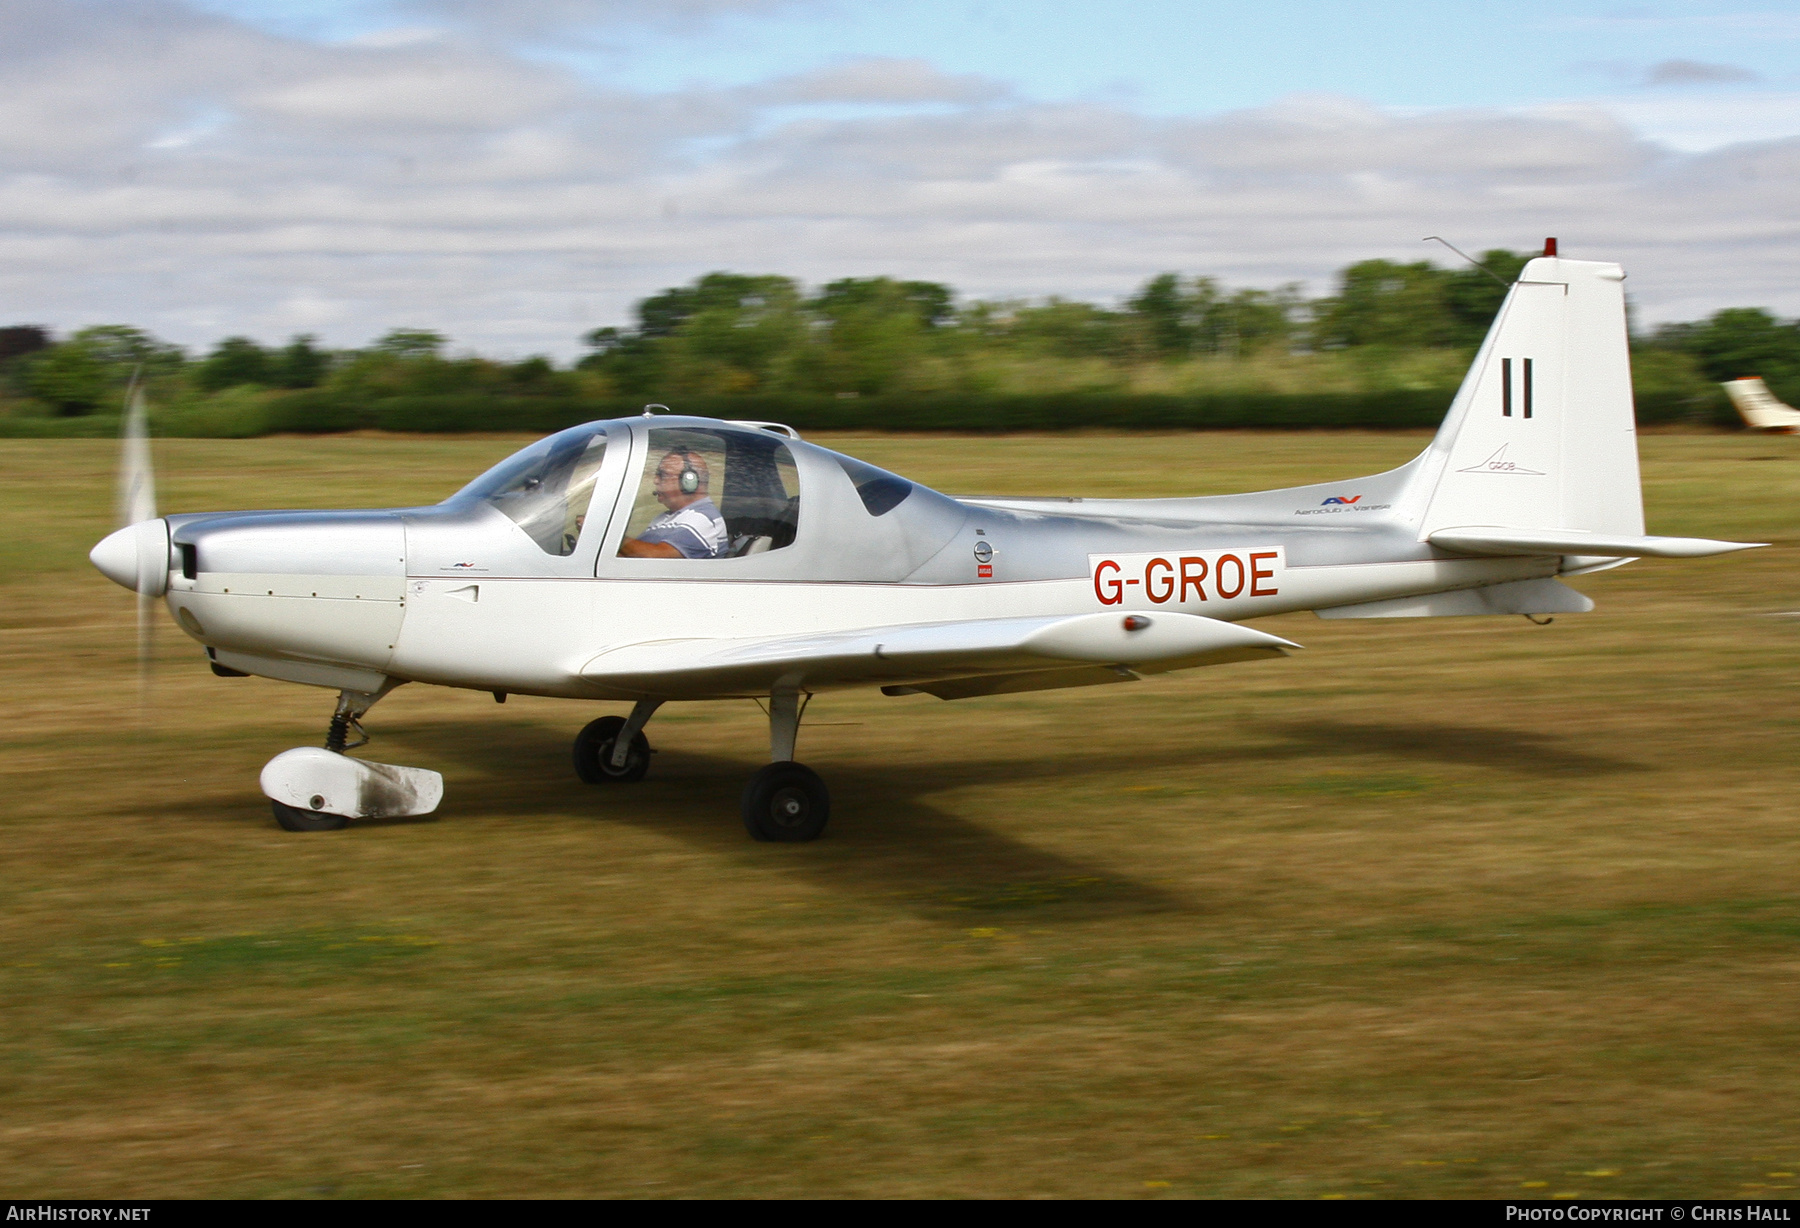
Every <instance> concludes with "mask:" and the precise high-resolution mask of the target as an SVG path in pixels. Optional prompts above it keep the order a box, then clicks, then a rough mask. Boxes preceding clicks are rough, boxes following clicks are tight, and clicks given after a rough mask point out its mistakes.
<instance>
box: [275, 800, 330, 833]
mask: <svg viewBox="0 0 1800 1228" xmlns="http://www.w3.org/2000/svg"><path fill="white" fill-rule="evenodd" d="M269 807H270V809H272V810H274V811H275V821H276V822H277V823H279V824H281V827H282V830H283V831H338V830H340V829H342V828H343V826H344V824H346V823H348V822H349V821H350V820H349V819H347V818H345V817H344V816H343V815H341V814H326V813H325V812H324V811H323V810H302V809H300V807H298V806H290V805H288V804H287V803H286V802H278V801H276V800H275V799H274V798H272V797H271V798H270V799H269Z"/></svg>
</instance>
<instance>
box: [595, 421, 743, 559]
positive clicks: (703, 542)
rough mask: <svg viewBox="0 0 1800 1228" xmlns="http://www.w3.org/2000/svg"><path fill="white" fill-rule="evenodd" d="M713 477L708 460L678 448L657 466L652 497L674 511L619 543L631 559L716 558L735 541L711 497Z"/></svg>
mask: <svg viewBox="0 0 1800 1228" xmlns="http://www.w3.org/2000/svg"><path fill="white" fill-rule="evenodd" d="M710 484H711V474H710V473H709V472H708V471H707V465H706V458H705V457H703V456H701V455H700V454H699V453H697V452H690V451H688V450H687V449H686V448H676V449H674V450H673V451H671V452H670V453H668V455H666V456H664V457H663V458H662V460H661V461H659V462H658V463H657V466H656V480H655V482H654V485H653V488H652V491H651V493H652V494H654V495H655V497H656V501H657V502H658V503H660V504H662V505H663V506H664V507H666V508H668V509H669V510H668V511H666V512H664V513H663V514H662V515H660V516H658V517H656V519H654V520H652V521H651V522H650V523H649V525H648V526H646V527H645V529H644V534H643V536H642V537H627V538H626V539H625V540H624V541H623V542H621V543H619V556H620V557H621V558H628V559H716V558H719V557H721V556H723V555H724V554H725V552H726V550H727V549H728V548H729V546H730V543H731V536H730V534H729V533H728V532H727V530H726V528H725V517H724V516H723V515H721V514H720V513H719V508H718V505H717V504H715V503H714V502H713V501H712V498H711V496H710V495H709V494H708V493H707V487H708V486H709V485H710Z"/></svg>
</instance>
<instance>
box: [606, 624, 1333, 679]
mask: <svg viewBox="0 0 1800 1228" xmlns="http://www.w3.org/2000/svg"><path fill="white" fill-rule="evenodd" d="M1296 647H1298V645H1296V644H1292V643H1290V642H1289V641H1287V640H1284V639H1281V638H1279V637H1277V636H1273V635H1269V634H1267V633H1265V632H1262V631H1256V630H1252V629H1251V628H1249V627H1240V626H1238V625H1236V624H1235V623H1226V622H1220V621H1218V620H1217V619H1212V618H1201V617H1199V616H1198V615H1194V614H1171V613H1164V612H1160V611H1159V612H1157V613H1154V614H1150V613H1142V614H1133V613H1109V614H1078V615H1073V616H1067V615H1059V616H1051V617H1042V618H992V619H975V620H970V621H965V622H948V623H914V624H907V625H902V626H892V627H877V628H872V629H868V630H858V631H838V632H825V633H822V634H817V635H787V636H768V637H759V638H755V639H738V640H714V639H705V640H699V639H695V640H659V641H652V642H650V643H644V644H631V645H627V646H625V647H622V648H615V649H613V650H611V651H610V652H604V653H601V654H600V655H599V656H597V657H595V658H593V659H592V660H591V661H589V662H588V663H587V664H586V665H584V666H583V667H582V669H581V676H582V678H584V679H586V680H587V681H589V682H592V683H595V684H597V685H599V686H602V687H605V688H607V689H609V690H615V691H622V692H627V693H634V694H647V695H664V696H669V697H678V696H682V695H687V694H706V695H717V694H720V693H726V694H730V693H734V692H735V693H737V694H743V695H767V694H769V693H770V691H771V690H817V689H820V688H824V687H831V686H858V685H869V684H878V685H916V684H918V683H921V682H931V681H935V680H941V679H951V678H968V677H970V676H972V675H981V674H1018V673H1024V672H1032V671H1036V670H1067V669H1068V668H1069V667H1070V666H1071V665H1095V666H1120V667H1124V668H1126V669H1130V670H1138V669H1148V670H1150V671H1151V672H1162V671H1163V670H1166V669H1185V668H1188V667H1190V666H1196V665H1214V664H1224V663H1225V662H1227V661H1242V660H1247V659H1250V658H1254V657H1270V656H1282V655H1285V654H1286V652H1287V650H1288V649H1290V648H1296Z"/></svg>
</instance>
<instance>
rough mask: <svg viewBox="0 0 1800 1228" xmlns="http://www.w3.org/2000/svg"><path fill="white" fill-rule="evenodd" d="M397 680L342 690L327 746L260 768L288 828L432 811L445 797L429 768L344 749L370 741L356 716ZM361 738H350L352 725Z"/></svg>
mask: <svg viewBox="0 0 1800 1228" xmlns="http://www.w3.org/2000/svg"><path fill="white" fill-rule="evenodd" d="M398 685H399V683H397V682H393V681H390V682H389V683H388V684H387V685H386V686H384V687H382V689H381V690H379V691H376V692H373V693H370V692H367V691H342V692H340V693H339V695H338V702H337V711H336V712H334V713H333V714H332V717H331V728H330V731H329V732H328V733H327V734H326V735H325V747H324V749H322V750H321V749H320V748H318V747H316V746H302V747H297V748H296V749H294V750H289V751H283V752H282V753H281V754H279V755H276V756H275V757H274V758H273V759H271V760H269V762H268V763H267V764H265V765H264V766H263V770H262V790H263V793H264V794H265V795H266V796H267V797H268V799H269V807H270V809H271V810H273V811H274V813H275V821H276V822H277V823H279V824H280V825H281V827H282V828H283V830H286V831H337V830H338V829H339V828H342V827H343V826H344V825H345V824H347V823H348V822H349V821H350V820H351V819H353V818H354V819H370V818H397V817H400V816H403V815H417V814H430V813H431V812H432V811H433V810H436V809H437V806H438V802H439V801H441V800H442V799H443V796H444V778H443V777H442V776H440V775H438V774H437V773H436V772H433V771H429V770H428V769H426V768H409V767H399V766H396V765H394V764H390V763H370V762H368V761H367V760H363V759H352V758H350V757H349V756H348V755H345V754H344V753H343V752H344V751H345V750H348V749H350V748H352V747H355V746H361V745H363V744H364V743H365V742H367V741H368V740H369V736H368V734H366V733H364V732H363V728H362V726H361V725H360V724H359V723H358V719H359V718H360V717H361V716H362V714H363V713H365V712H367V711H368V710H369V709H370V708H371V707H373V706H374V705H375V701H376V700H378V699H380V698H381V697H382V696H383V695H386V694H387V693H388V692H389V691H391V690H393V689H394V687H396V686H398ZM352 729H354V730H356V732H357V734H358V735H359V737H360V741H357V742H351V741H349V732H350V730H352Z"/></svg>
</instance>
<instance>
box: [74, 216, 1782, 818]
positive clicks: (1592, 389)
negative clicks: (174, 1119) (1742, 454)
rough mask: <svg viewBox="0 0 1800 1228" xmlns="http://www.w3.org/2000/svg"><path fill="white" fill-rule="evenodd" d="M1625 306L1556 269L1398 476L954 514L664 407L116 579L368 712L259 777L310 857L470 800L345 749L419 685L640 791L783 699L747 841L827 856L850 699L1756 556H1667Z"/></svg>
mask: <svg viewBox="0 0 1800 1228" xmlns="http://www.w3.org/2000/svg"><path fill="white" fill-rule="evenodd" d="M1550 250H1552V251H1554V248H1551V249H1550ZM1624 276H1625V274H1624V272H1623V271H1622V270H1621V269H1620V268H1619V266H1618V265H1616V264H1606V263H1597V262H1593V261H1580V260H1568V259H1561V258H1557V257H1554V256H1546V257H1544V258H1541V259H1534V260H1532V261H1531V262H1530V263H1528V264H1527V265H1526V266H1525V268H1524V270H1523V272H1522V274H1521V276H1520V278H1519V280H1518V281H1517V282H1516V283H1515V284H1514V285H1513V286H1512V287H1511V288H1510V289H1509V291H1508V294H1507V297H1506V300H1505V302H1504V304H1503V305H1502V307H1501V308H1500V311H1499V314H1498V316H1497V317H1496V319H1495V321H1494V324H1493V326H1492V328H1491V330H1490V331H1489V333H1488V336H1487V339H1486V341H1485V343H1484V344H1483V345H1482V347H1481V350H1480V352H1479V353H1478V354H1477V356H1476V358H1475V361H1474V365H1473V366H1472V367H1471V368H1470V370H1469V373H1468V376H1467V378H1466V379H1465V380H1464V382H1463V384H1462V387H1461V390H1460V391H1459V392H1458V393H1457V395H1456V397H1455V399H1454V401H1453V402H1452V403H1451V406H1450V409H1449V413H1448V415H1447V417H1446V418H1445V419H1444V422H1443V425H1442V427H1441V428H1440V429H1439V431H1438V433H1437V436H1436V438H1435V439H1433V440H1432V442H1431V445H1430V446H1429V447H1427V448H1426V449H1425V451H1424V452H1423V453H1421V454H1420V455H1419V456H1418V457H1417V458H1416V459H1414V460H1413V461H1411V462H1410V463H1408V464H1406V465H1403V466H1401V467H1400V468H1398V469H1395V470H1392V471H1390V472H1387V473H1381V474H1376V475H1374V476H1372V477H1365V478H1356V479H1352V480H1349V481H1334V482H1330V483H1327V484H1323V485H1315V486H1300V487H1295V488H1292V489H1287V490H1272V491H1265V492H1262V493H1257V494H1240V495H1222V496H1212V497H1204V498H1189V497H1182V496H1179V495H1171V496H1170V497H1166V498H1153V499H1082V498H1060V499H1059V498H1017V497H964V498H952V497H949V496H947V495H943V494H939V493H938V492H937V491H934V490H930V489H927V488H926V487H924V486H921V485H919V484H917V483H915V482H911V481H908V480H907V479H905V478H902V477H899V476H897V475H895V474H892V473H888V472H886V471H884V470H881V469H878V468H876V467H875V466H873V465H869V464H865V463H864V462H862V461H859V460H856V459H853V458H852V457H849V456H845V455H842V454H840V453H837V452H833V451H831V450H829V449H826V448H822V447H818V446H815V445H813V444H809V443H807V442H805V441H804V440H802V439H800V438H799V436H798V435H797V434H796V433H795V432H794V431H792V430H790V429H787V428H785V427H782V426H779V425H776V424H771V423H756V422H730V421H720V420H715V419H709V418H696V417H683V416H678V415H675V414H672V413H664V414H657V413H655V412H653V411H654V410H656V409H661V408H663V407H660V406H656V407H651V408H650V409H647V410H646V411H645V416H643V417H640V418H621V419H614V420H611V421H605V422H592V423H589V424H587V425H585V426H578V427H574V428H572V429H569V430H566V431H563V432H561V433H559V434H556V435H552V436H550V437H548V438H546V439H543V440H540V441H538V442H537V443H535V444H532V445H531V446H530V447H528V448H526V449H524V450H523V451H521V452H519V453H517V454H516V455H514V456H512V457H510V458H508V459H507V460H505V461H502V462H501V463H500V464H499V465H496V466H495V467H494V468H492V469H490V470H489V471H488V472H486V473H484V474H482V475H481V476H480V477H478V478H476V479H475V480H474V481H473V482H471V483H469V485H467V486H466V487H464V488H463V489H462V490H461V491H459V492H457V493H456V494H454V495H452V496H451V497H450V498H448V499H446V500H444V502H442V503H440V504H437V505H435V506H430V507H409V508H398V509H387V510H376V511H268V512H222V513H214V514H206V515H172V516H163V517H157V516H155V514H154V510H153V508H151V507H149V506H148V505H147V504H146V502H145V500H144V498H143V497H141V495H140V497H139V499H138V502H137V505H136V510H135V513H133V514H130V515H129V516H128V519H129V520H130V521H131V523H129V524H128V525H127V527H125V528H122V529H120V530H119V531H118V532H115V533H113V534H112V535H111V536H109V537H107V538H106V539H105V540H104V541H102V542H100V544H99V545H97V546H95V547H94V549H93V552H92V554H91V556H90V557H91V558H92V560H93V563H94V565H95V566H96V567H98V568H99V569H100V570H101V571H102V572H103V573H105V574H106V575H107V576H108V577H110V578H111V579H113V580H115V581H117V582H118V583H120V584H122V585H124V586H125V587H127V588H130V589H133V590H135V591H136V592H137V593H138V594H139V599H140V603H144V602H148V601H150V600H152V599H155V598H161V599H163V601H164V602H165V603H166V605H167V606H168V609H169V611H170V613H171V614H173V616H174V618H175V620H176V622H177V623H178V624H179V625H180V626H181V627H182V629H183V630H184V631H186V633H187V634H188V635H190V636H192V637H193V638H194V639H195V640H197V641H199V643H200V644H201V645H202V646H203V647H204V648H205V651H206V656H207V658H208V659H209V660H210V662H211V664H212V668H213V671H214V672H215V673H217V674H221V675H225V676H239V675H246V674H257V675H261V676H263V677H266V678H275V679H281V680H284V681H288V682H296V683H301V684H305V685H309V686H316V687H324V688H327V689H329V690H333V691H336V692H337V693H338V698H337V706H336V710H335V712H334V714H333V716H332V719H331V724H330V730H329V733H328V735H327V738H326V745H325V747H324V748H323V749H320V748H301V749H296V750H290V751H286V752H284V753H283V754H281V755H278V756H276V758H275V759H273V760H271V761H270V763H269V764H268V766H267V767H265V768H264V770H263V773H262V786H263V791H264V792H265V793H266V794H267V795H268V796H269V798H270V800H271V802H272V805H273V808H274V812H275V816H276V818H277V820H278V821H279V822H280V824H281V825H282V826H283V827H285V828H288V829H289V830H293V831H316V830H326V829H333V828H339V827H342V826H344V824H345V823H346V821H347V820H349V819H351V818H359V817H371V816H377V815H404V814H421V813H427V812H429V811H431V810H432V809H434V808H435V806H436V805H437V802H438V799H439V797H440V795H441V792H442V777H441V776H440V775H439V774H438V773H436V772H433V771H430V770H428V769H423V768H407V767H399V766H394V765H386V764H377V763H371V762H368V761H366V760H361V759H356V758H351V757H349V756H348V755H346V754H345V753H344V752H345V751H346V750H347V749H351V748H352V746H353V745H360V744H361V743H355V744H352V743H350V742H349V741H348V739H349V736H350V734H351V732H352V731H356V732H358V733H360V730H361V726H360V724H359V722H360V720H361V718H362V717H363V716H364V714H365V713H366V712H367V711H368V710H369V708H370V707H371V706H372V705H373V704H375V703H376V701H378V700H379V699H381V697H382V696H384V695H386V694H388V693H389V692H390V691H392V690H393V689H394V688H395V687H397V686H400V685H401V684H403V683H407V682H420V683H430V684H434V685H439V686H451V687H466V688H469V689H472V690H480V691H490V692H492V693H493V695H494V698H495V699H497V700H500V701H502V702H504V700H505V698H506V697H507V695H509V694H520V695H544V696H557V697H562V698H566V699H577V700H588V701H614V702H621V703H630V704H632V705H633V706H632V708H631V711H630V714H629V715H628V716H626V717H619V716H616V715H613V716H603V717H601V718H600V719H598V720H595V721H593V722H592V723H590V724H588V725H587V727H586V728H584V729H583V730H582V731H581V733H580V735H579V736H578V737H577V738H576V739H575V746H574V767H575V772H576V774H577V775H579V777H580V778H581V779H582V780H584V781H587V782H589V783H592V784H595V785H611V786H613V787H615V788H616V787H619V786H621V785H623V784H624V783H626V782H630V781H634V780H637V779H639V778H641V777H642V776H643V775H644V773H645V770H646V769H647V768H648V766H649V762H650V746H649V742H648V741H647V739H646V736H645V733H644V727H645V725H646V723H647V722H648V721H649V720H650V718H651V716H652V714H654V713H655V712H656V711H657V709H658V708H659V707H660V706H661V705H662V704H664V703H667V702H671V701H676V700H702V699H757V700H759V701H763V702H765V703H766V705H767V711H768V716H769V747H770V750H769V758H770V763H769V764H768V766H766V767H764V768H762V769H761V770H760V771H758V772H757V773H756V774H755V775H754V776H752V777H751V779H750V781H749V783H748V785H747V786H746V788H745V790H744V793H743V800H742V815H743V820H744V823H745V825H746V826H747V827H748V829H749V831H750V834H751V835H752V836H754V837H756V838H757V839H760V840H779V841H798V840H810V839H813V838H814V837H816V836H818V835H819V833H820V832H821V831H822V830H823V828H824V827H825V824H826V820H827V818H828V816H829V813H830V804H831V803H830V795H829V793H828V791H827V789H826V787H825V784H824V782H823V781H821V780H820V778H819V777H818V776H817V775H816V774H815V773H814V772H812V771H811V770H810V769H808V768H806V767H804V766H802V765H801V764H799V763H796V762H795V761H794V745H795V739H796V736H797V733H798V729H799V726H800V720H801V715H802V712H803V710H804V708H805V705H806V701H807V700H808V699H809V698H810V697H811V696H812V695H813V694H815V693H817V692H820V691H825V690H832V689H838V688H847V687H879V688H881V690H882V691H883V692H884V693H885V694H888V695H912V694H918V693H924V694H928V695H935V696H937V697H939V698H941V699H966V698H971V697H975V696H983V695H997V694H1005V693H1012V692H1021V691H1033V690H1044V689H1049V688H1057V687H1081V686H1092V685H1111V684H1119V683H1128V682H1131V681H1133V680H1135V679H1138V678H1140V677H1142V676H1144V675H1147V674H1160V673H1165V672H1168V671H1171V670H1181V669H1189V668H1193V667H1196V666H1206V665H1222V664H1225V663H1227V662H1234V661H1245V660H1250V659H1254V658H1260V657H1276V656H1282V655H1285V654H1287V653H1288V652H1289V650H1291V649H1293V648H1296V647H1297V645H1295V644H1293V643H1291V642H1290V641H1288V640H1285V639H1281V638H1279V637H1277V636H1274V635H1270V634H1268V633H1266V632H1263V631H1258V630H1255V629H1254V628H1251V627H1247V626H1244V625H1242V624H1243V623H1244V621H1245V620H1248V619H1254V618H1260V617H1263V616H1266V615H1272V614H1283V613H1287V612H1289V611H1294V610H1314V611H1316V612H1317V613H1318V614H1319V615H1320V616H1321V617H1325V618H1428V617H1438V616H1445V615H1471V614H1524V615H1529V616H1536V615H1551V614H1560V613H1564V612H1571V611H1586V610H1590V609H1592V608H1593V602H1591V601H1590V600H1589V599H1588V598H1587V597H1585V596H1583V595H1582V594H1580V593H1578V592H1577V591H1575V590H1574V589H1572V588H1569V587H1568V586H1567V585H1565V584H1564V583H1562V580H1561V579H1559V577H1566V576H1572V575H1584V574H1587V573H1590V572H1597V571H1603V570H1606V569H1607V568H1612V567H1617V566H1620V565H1621V564H1623V563H1627V562H1630V561H1632V560H1633V559H1635V558H1638V557H1641V556H1656V557H1664V558H1688V557H1697V556H1702V555H1712V554H1720V553H1724V552H1726V551H1731V550H1739V549H1744V548H1747V546H1748V545H1750V544H1751V543H1737V542H1723V541H1711V540H1706V539H1700V538H1678V537H1649V536H1645V534H1644V513H1643V505H1642V498H1641V495H1640V490H1639V481H1638V460H1637V443H1636V435H1635V426H1634V421H1633V411H1632V395H1631V374H1630V366H1629V362H1628V359H1627V354H1626V334H1625V306H1624V296H1623V287H1622V286H1621V282H1622V280H1623V279H1624ZM135 414H136V415H137V416H139V417H141V400H140V401H139V402H138V403H137V409H136V411H135ZM136 447H137V449H138V452H139V453H140V454H139V455H138V456H137V459H136V460H135V461H130V463H128V465H127V468H126V477H127V479H128V485H129V486H130V488H131V489H134V490H138V491H140V492H142V491H144V490H147V489H148V473H147V468H146V465H147V461H146V459H145V455H144V454H142V440H141V436H140V438H139V441H138V444H137V445H136ZM129 455H130V449H129V448H128V459H129ZM1168 476H1169V481H1170V484H1171V485H1175V484H1176V483H1178V481H1179V475H1178V474H1170V475H1168ZM365 740H366V739H365Z"/></svg>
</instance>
